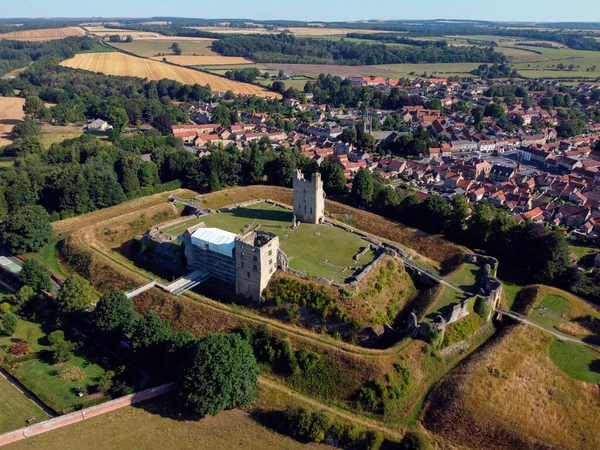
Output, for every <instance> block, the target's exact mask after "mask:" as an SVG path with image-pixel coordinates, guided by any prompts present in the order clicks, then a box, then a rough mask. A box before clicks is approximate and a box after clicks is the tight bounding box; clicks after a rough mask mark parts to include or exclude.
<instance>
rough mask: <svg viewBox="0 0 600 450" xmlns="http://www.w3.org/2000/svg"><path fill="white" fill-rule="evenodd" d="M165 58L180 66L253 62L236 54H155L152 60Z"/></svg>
mask: <svg viewBox="0 0 600 450" xmlns="http://www.w3.org/2000/svg"><path fill="white" fill-rule="evenodd" d="M163 58H166V59H167V61H168V62H170V63H173V64H179V65H181V66H224V65H232V64H253V62H252V61H250V60H249V59H246V58H240V57H237V56H186V55H182V56H171V55H168V56H164V57H163V56H155V57H154V58H152V59H154V60H156V61H162V60H163Z"/></svg>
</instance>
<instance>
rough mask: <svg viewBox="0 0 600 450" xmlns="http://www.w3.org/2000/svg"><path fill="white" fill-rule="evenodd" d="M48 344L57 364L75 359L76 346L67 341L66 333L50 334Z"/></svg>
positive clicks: (56, 332)
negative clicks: (74, 349)
mask: <svg viewBox="0 0 600 450" xmlns="http://www.w3.org/2000/svg"><path fill="white" fill-rule="evenodd" d="M48 342H49V343H50V349H51V350H52V360H53V361H54V363H55V364H58V363H63V362H67V361H68V360H70V359H71V358H72V357H73V348H74V347H75V346H74V345H73V344H72V343H71V342H68V341H66V340H65V333H64V332H63V331H62V330H57V331H53V332H52V333H50V334H49V335H48Z"/></svg>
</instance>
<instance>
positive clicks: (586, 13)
mask: <svg viewBox="0 0 600 450" xmlns="http://www.w3.org/2000/svg"><path fill="white" fill-rule="evenodd" d="M1 3H2V7H1V8H0V16H1V17H3V18H11V17H91V16H96V17H152V16H170V17H198V18H246V19H262V20H265V19H295V20H315V21H319V20H322V21H340V20H347V21H354V20H365V19H388V20H390V19H407V20H408V19H416V20H420V19H479V20H496V21H504V20H509V21H538V22H540V21H546V22H550V21H598V22H600V2H599V1H598V0H569V1H568V2H564V1H558V0H543V1H541V0H497V1H481V0H425V1H414V0H411V1H401V0H378V1H374V2H367V1H365V0H295V1H290V0H222V1H206V0H171V1H165V0H102V1H84V0H50V1H49V0H17V1H15V0H1Z"/></svg>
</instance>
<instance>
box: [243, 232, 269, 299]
mask: <svg viewBox="0 0 600 450" xmlns="http://www.w3.org/2000/svg"><path fill="white" fill-rule="evenodd" d="M278 253H279V238H278V237H277V235H276V234H273V233H267V232H265V231H252V232H250V233H248V234H247V235H245V236H238V237H237V238H236V240H235V272H236V274H235V292H236V294H238V295H241V296H242V297H246V298H251V299H253V300H260V298H261V296H262V292H263V290H264V289H265V288H266V287H267V285H268V284H269V280H270V279H271V277H272V276H273V273H274V272H275V271H276V270H277V256H278Z"/></svg>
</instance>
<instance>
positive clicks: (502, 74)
mask: <svg viewBox="0 0 600 450" xmlns="http://www.w3.org/2000/svg"><path fill="white" fill-rule="evenodd" d="M471 74H472V75H477V76H478V77H481V78H483V79H488V78H517V77H518V76H519V74H518V72H517V70H516V69H511V67H510V66H509V65H508V63H504V64H492V65H491V66H490V65H488V64H481V65H480V66H479V67H478V68H477V69H473V70H472V71H471Z"/></svg>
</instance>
